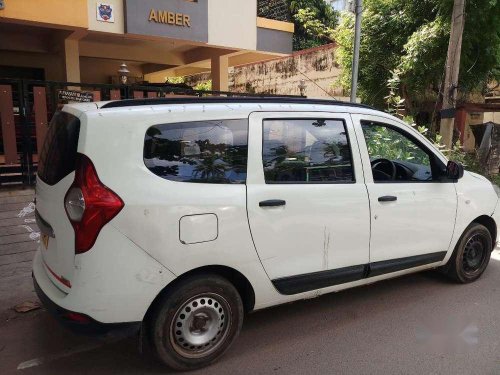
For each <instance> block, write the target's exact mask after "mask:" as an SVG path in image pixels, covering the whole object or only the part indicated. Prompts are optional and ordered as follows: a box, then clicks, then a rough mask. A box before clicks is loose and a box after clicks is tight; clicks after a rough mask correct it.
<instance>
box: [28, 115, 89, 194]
mask: <svg viewBox="0 0 500 375" xmlns="http://www.w3.org/2000/svg"><path fill="white" fill-rule="evenodd" d="M79 135H80V120H79V119H78V118H77V117H75V116H73V115H71V114H69V113H67V112H56V113H55V114H54V117H52V120H51V121H50V125H49V129H48V131H47V136H46V138H45V143H44V145H43V148H42V152H41V153H40V160H39V162H38V172H37V173H38V177H40V178H41V179H42V180H43V181H44V182H45V183H47V184H49V185H55V184H57V183H58V182H59V181H61V180H62V179H63V178H64V177H66V176H67V175H68V174H70V173H71V172H73V171H74V170H75V162H76V152H77V149H78V136H79Z"/></svg>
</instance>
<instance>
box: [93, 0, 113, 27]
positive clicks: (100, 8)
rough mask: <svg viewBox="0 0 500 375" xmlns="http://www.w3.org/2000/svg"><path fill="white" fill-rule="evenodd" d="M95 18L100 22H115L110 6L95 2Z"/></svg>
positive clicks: (111, 6)
mask: <svg viewBox="0 0 500 375" xmlns="http://www.w3.org/2000/svg"><path fill="white" fill-rule="evenodd" d="M96 7H97V15H96V18H97V20H98V21H100V22H110V23H114V22H115V12H114V9H113V5H112V4H107V3H101V2H97V4H96Z"/></svg>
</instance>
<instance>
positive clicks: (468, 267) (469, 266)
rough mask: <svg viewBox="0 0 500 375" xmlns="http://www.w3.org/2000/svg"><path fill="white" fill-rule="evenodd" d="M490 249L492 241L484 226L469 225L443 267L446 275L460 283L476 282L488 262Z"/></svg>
mask: <svg viewBox="0 0 500 375" xmlns="http://www.w3.org/2000/svg"><path fill="white" fill-rule="evenodd" d="M492 249H493V241H492V239H491V234H490V232H489V230H488V229H487V228H486V227H485V226H484V225H481V224H478V223H473V224H471V225H470V226H469V227H468V228H467V229H466V230H465V232H464V234H463V235H462V237H461V238H460V241H459V242H458V244H457V246H456V248H455V251H454V252H453V255H452V256H451V258H450V260H449V261H448V264H447V265H446V266H445V272H446V274H447V275H448V276H450V277H451V278H452V279H453V280H455V281H458V282H460V283H469V282H472V281H475V280H477V279H478V278H479V277H480V276H481V275H482V273H483V272H484V270H485V269H486V266H487V265H488V263H489V261H490V257H491V251H492Z"/></svg>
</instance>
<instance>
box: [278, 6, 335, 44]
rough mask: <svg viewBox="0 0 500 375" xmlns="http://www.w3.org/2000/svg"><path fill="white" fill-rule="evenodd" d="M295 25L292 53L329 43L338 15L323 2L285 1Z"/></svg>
mask: <svg viewBox="0 0 500 375" xmlns="http://www.w3.org/2000/svg"><path fill="white" fill-rule="evenodd" d="M287 1H288V2H289V4H290V11H291V13H292V19H293V22H294V24H295V33H294V35H293V49H294V51H298V50H303V49H306V48H312V47H316V46H320V45H323V44H325V43H329V42H330V41H331V40H330V34H331V33H332V31H333V29H334V27H335V26H336V24H337V20H338V14H337V12H336V11H335V10H333V8H332V7H331V6H330V5H329V4H328V3H326V2H325V1H324V0H287Z"/></svg>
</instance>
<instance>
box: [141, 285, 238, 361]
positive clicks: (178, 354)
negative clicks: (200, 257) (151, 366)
mask: <svg viewBox="0 0 500 375" xmlns="http://www.w3.org/2000/svg"><path fill="white" fill-rule="evenodd" d="M243 315H244V313H243V303H242V301H241V297H240V295H239V293H238V291H237V290H236V288H235V287H234V286H233V285H232V284H231V283H230V282H229V281H228V280H226V279H224V278H222V277H219V276H216V275H198V276H195V277H193V278H190V279H188V280H184V281H183V282H181V283H180V284H179V285H177V287H176V288H175V289H174V290H172V291H171V292H170V293H167V294H166V295H165V296H164V298H163V299H162V300H161V301H160V303H159V304H158V305H157V307H156V309H155V311H154V312H153V314H152V316H151V321H150V329H151V332H150V338H151V340H152V346H153V349H154V351H155V353H156V354H157V356H158V358H159V359H160V360H161V361H162V362H163V363H165V364H166V365H167V366H169V367H170V368H172V369H174V370H193V369H197V368H201V367H204V366H207V365H208V364H210V363H212V362H214V361H215V360H216V359H218V358H219V357H220V356H222V355H223V354H224V352H225V351H226V350H227V349H228V348H229V346H230V345H231V343H232V342H233V341H234V340H235V339H236V337H237V336H238V334H239V332H240V330H241V326H242V323H243Z"/></svg>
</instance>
